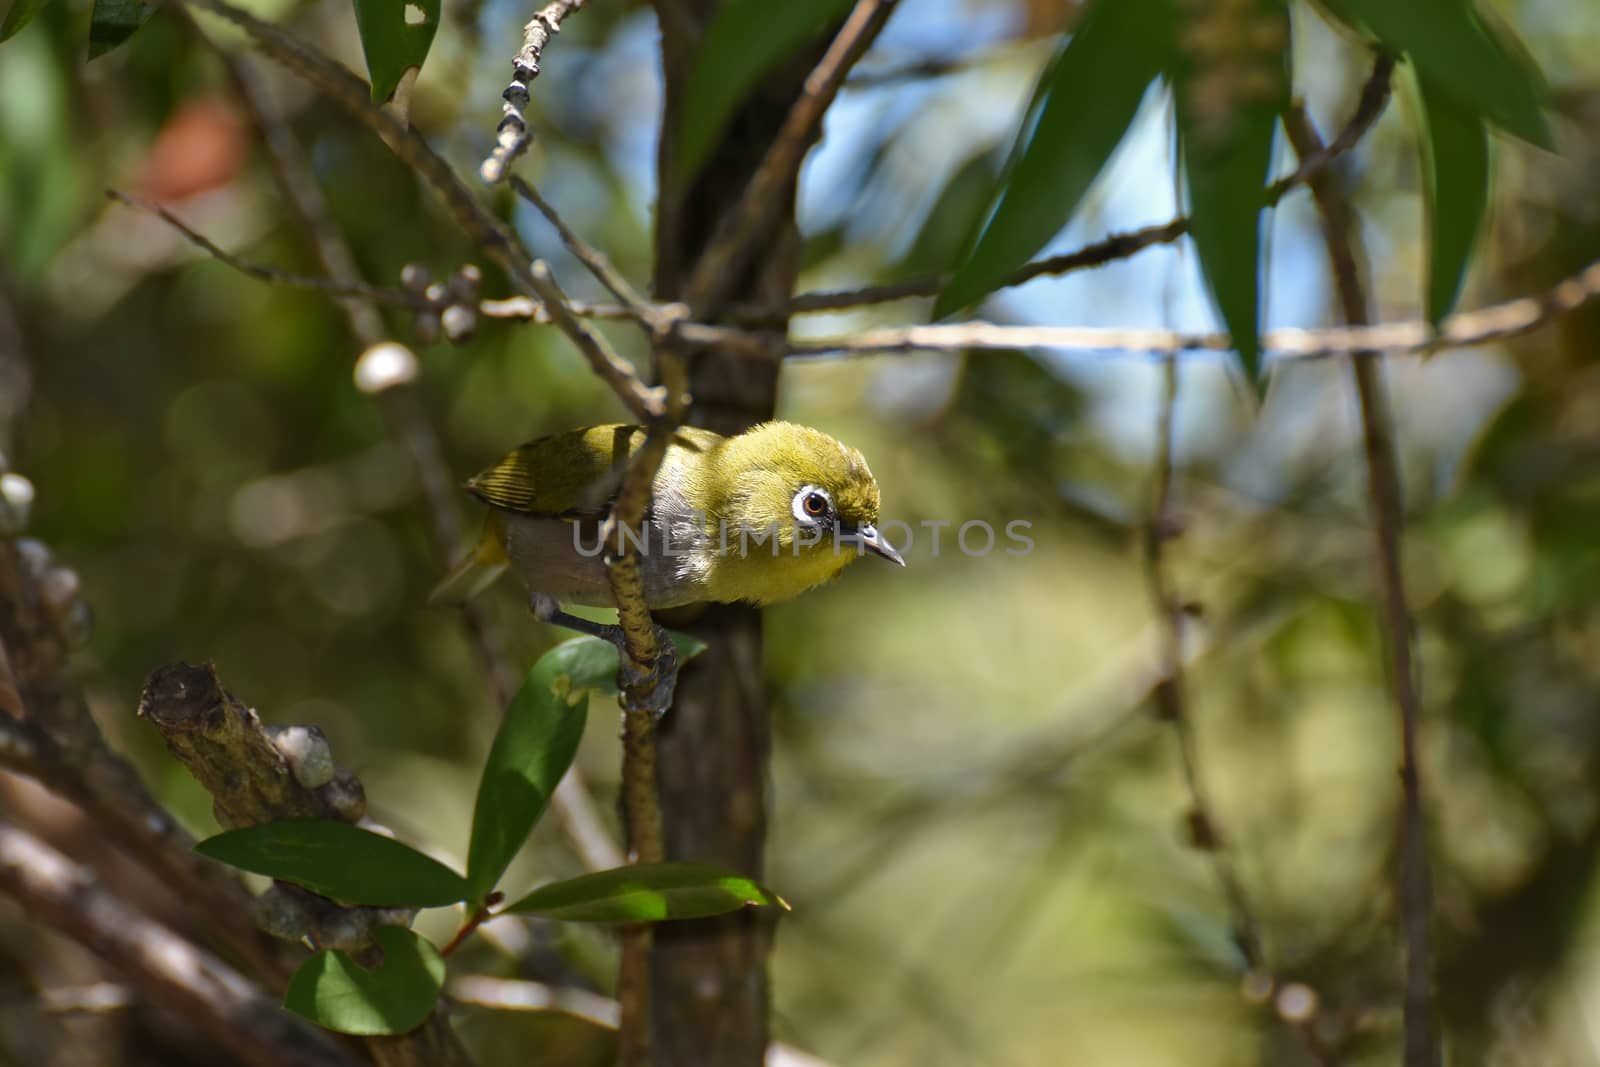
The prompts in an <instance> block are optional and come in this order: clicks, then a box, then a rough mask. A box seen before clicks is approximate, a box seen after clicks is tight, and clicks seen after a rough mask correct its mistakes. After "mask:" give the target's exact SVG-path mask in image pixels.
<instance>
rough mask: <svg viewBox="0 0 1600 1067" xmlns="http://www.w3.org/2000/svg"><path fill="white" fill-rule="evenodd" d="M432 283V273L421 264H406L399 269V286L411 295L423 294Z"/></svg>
mask: <svg viewBox="0 0 1600 1067" xmlns="http://www.w3.org/2000/svg"><path fill="white" fill-rule="evenodd" d="M432 281H433V272H432V271H430V270H429V269H428V268H427V267H425V266H423V265H422V264H421V263H407V264H406V265H405V266H404V267H402V268H400V284H401V285H402V286H403V287H404V288H406V289H409V290H411V291H412V292H413V293H420V292H424V291H425V290H426V289H427V288H428V285H429V283H430V282H432Z"/></svg>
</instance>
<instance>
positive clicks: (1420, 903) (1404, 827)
mask: <svg viewBox="0 0 1600 1067" xmlns="http://www.w3.org/2000/svg"><path fill="white" fill-rule="evenodd" d="M1285 127H1286V129H1287V130H1288V133H1289V139H1290V141H1291V142H1292V143H1293V144H1294V146H1295V151H1296V152H1298V153H1299V154H1300V157H1301V158H1302V159H1305V158H1309V157H1310V156H1312V155H1313V154H1315V153H1316V152H1317V151H1318V150H1319V149H1320V148H1321V147H1322V142H1321V138H1320V137H1319V136H1318V134H1317V130H1316V127H1315V125H1314V124H1313V123H1312V121H1311V119H1310V118H1309V116H1307V114H1306V113H1305V110H1304V108H1302V107H1299V106H1296V107H1294V108H1291V109H1290V111H1289V112H1288V114H1287V115H1286V121H1285ZM1311 192H1312V195H1313V196H1315V197H1316V201H1317V207H1318V209H1319V210H1320V211H1321V213H1322V226H1323V236H1324V238H1325V240H1326V244H1327V249H1328V259H1329V261H1330V262H1331V263H1332V265H1333V274H1334V280H1335V282H1336V285H1337V288H1338V292H1339V302H1340V305H1341V307H1342V309H1343V312H1344V317H1345V320H1346V321H1347V322H1350V323H1352V324H1356V325H1359V324H1362V323H1365V322H1366V321H1367V318H1368V314H1369V313H1368V310H1367V294H1366V291H1365V288H1364V287H1363V285H1362V281H1361V273H1360V266H1359V264H1358V262H1357V258H1356V256H1357V253H1356V247H1355V239H1354V237H1353V236H1352V229H1353V223H1354V219H1353V218H1352V213H1351V210H1350V206H1349V203H1348V201H1347V200H1346V198H1345V196H1344V193H1343V191H1342V190H1341V189H1340V188H1339V187H1338V185H1337V183H1336V182H1335V181H1334V180H1333V178H1332V176H1331V175H1328V174H1326V173H1324V174H1321V175H1319V176H1317V177H1316V178H1313V179H1312V182H1311ZM1591 271H1593V272H1594V273H1596V274H1600V270H1595V269H1594V268H1591ZM1375 357H1376V353H1374V352H1371V351H1366V352H1356V353H1354V354H1353V355H1352V358H1351V361H1350V368H1351V372H1352V374H1353V375H1354V377H1355V384H1356V393H1357V395H1358V396H1359V398H1360V401H1361V425H1362V431H1363V434H1362V445H1363V450H1364V453H1365V457H1366V467H1367V483H1368V491H1369V494H1370V496H1371V501H1372V517H1373V531H1372V532H1373V537H1374V540H1375V546H1374V547H1375V549H1376V553H1377V557H1378V570H1379V577H1380V580H1381V583H1382V587H1383V599H1384V608H1385V611H1384V616H1385V626H1384V630H1385V637H1386V638H1387V640H1388V657H1387V658H1388V661H1389V663H1388V667H1389V676H1390V677H1389V681H1390V685H1391V686H1392V687H1393V690H1394V701H1395V705H1396V708H1397V711H1398V718H1399V727H1400V785H1401V805H1400V819H1399V822H1400V825H1399V839H1400V872H1399V887H1398V891H1397V896H1398V898H1399V903H1400V927H1401V932H1402V935H1403V937H1404V940H1405V998H1404V1000H1405V1064H1406V1067H1437V1065H1438V1064H1439V1063H1440V1062H1441V1056H1440V1048H1439V1038H1438V1032H1437V1023H1436V1020H1435V1017H1434V1004H1433V932H1432V923H1433V886H1432V871H1431V869H1430V864H1429V857H1428V828H1427V822H1426V819H1425V816H1424V813H1423V809H1422V769H1421V766H1420V763H1419V759H1420V757H1419V753H1418V740H1417V735H1418V732H1419V731H1420V729H1421V720H1422V698H1421V694H1420V692H1419V665H1418V663H1417V662H1416V659H1415V655H1414V652H1413V649H1412V624H1411V612H1410V609H1409V607H1408V606H1407V604H1406V589H1405V574H1404V571H1403V568H1402V564H1401V556H1400V538H1401V528H1402V526H1403V524H1404V514H1405V512H1404V499H1403V496H1402V490H1401V485H1400V461H1399V456H1398V450H1397V448H1396V446H1395V440H1394V423H1393V421H1392V419H1391V417H1390V413H1389V405H1388V398H1387V396H1386V394H1385V392H1384V386H1383V381H1382V379H1381V377H1380V374H1381V370H1380V366H1379V362H1378V360H1377V359H1376V358H1375Z"/></svg>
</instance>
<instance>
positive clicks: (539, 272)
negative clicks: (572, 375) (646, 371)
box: [528, 261, 666, 423]
mask: <svg viewBox="0 0 1600 1067" xmlns="http://www.w3.org/2000/svg"><path fill="white" fill-rule="evenodd" d="M528 280H529V284H530V285H531V286H532V287H533V291H534V292H535V293H536V294H537V295H538V297H539V299H540V300H542V301H544V305H545V308H546V309H547V310H548V311H549V312H550V319H551V321H552V322H553V323H554V324H555V326H556V328H557V329H559V330H560V331H561V332H562V333H564V334H566V335H567V337H568V339H569V340H571V341H572V343H573V344H574V345H576V346H577V348H578V351H579V352H582V353H583V355H584V357H585V358H586V359H588V361H589V366H590V367H592V368H593V369H594V372H595V373H596V374H598V375H599V376H600V379H601V380H602V381H604V382H605V383H606V384H607V385H609V386H611V390H612V392H614V393H616V394H617V399H619V400H621V401H622V402H623V403H624V404H625V405H627V408H628V410H629V411H631V412H632V413H633V417H634V418H636V419H638V420H639V421H640V422H641V423H651V422H654V421H656V420H657V419H659V418H660V417H661V415H662V414H663V412H664V411H665V405H666V400H665V397H664V395H663V391H662V389H661V387H660V386H648V385H645V384H644V382H643V381H641V380H640V378H639V376H638V374H636V373H635V372H634V369H633V368H632V367H631V366H629V365H628V363H627V361H626V360H624V359H623V358H622V357H621V356H619V355H617V353H616V351H615V350H614V349H613V348H612V347H611V343H610V342H609V341H607V340H606V339H605V337H604V336H603V335H602V334H601V333H600V332H599V331H597V330H595V329H594V328H593V327H592V326H590V325H589V324H588V323H586V322H584V321H582V320H581V319H579V318H577V316H575V315H573V314H572V312H571V311H569V310H568V305H567V295H566V294H565V293H563V292H562V291H561V287H560V286H559V285H557V284H556V279H555V276H554V275H552V274H551V273H550V268H549V266H548V265H547V264H545V263H544V262H542V261H541V262H538V263H535V264H534V265H533V268H532V270H530V271H529V272H528Z"/></svg>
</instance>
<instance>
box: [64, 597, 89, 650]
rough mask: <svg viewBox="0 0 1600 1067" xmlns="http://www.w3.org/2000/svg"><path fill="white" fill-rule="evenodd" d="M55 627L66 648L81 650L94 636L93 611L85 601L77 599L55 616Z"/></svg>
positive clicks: (80, 598)
mask: <svg viewBox="0 0 1600 1067" xmlns="http://www.w3.org/2000/svg"><path fill="white" fill-rule="evenodd" d="M56 626H57V627H58V628H59V629H60V630H61V636H62V638H63V639H65V641H66V642H67V647H68V648H83V647H84V646H85V645H87V644H88V643H89V638H91V637H93V636H94V609H93V608H91V607H90V606H89V602H88V601H87V600H84V599H83V598H82V597H79V598H77V599H75V600H73V601H72V602H71V603H70V604H68V605H67V608H66V610H65V611H63V612H62V613H61V614H60V615H59V616H57V618H56Z"/></svg>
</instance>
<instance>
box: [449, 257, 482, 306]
mask: <svg viewBox="0 0 1600 1067" xmlns="http://www.w3.org/2000/svg"><path fill="white" fill-rule="evenodd" d="M481 288H483V271H481V270H479V269H478V265H477V264H476V263H464V264H462V265H461V269H459V270H457V271H456V272H455V274H453V275H451V276H450V291H451V292H453V293H455V294H456V299H457V300H460V301H461V302H462V303H463V304H476V303H477V302H478V290H480V289H481Z"/></svg>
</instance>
